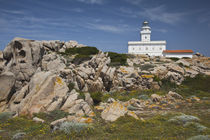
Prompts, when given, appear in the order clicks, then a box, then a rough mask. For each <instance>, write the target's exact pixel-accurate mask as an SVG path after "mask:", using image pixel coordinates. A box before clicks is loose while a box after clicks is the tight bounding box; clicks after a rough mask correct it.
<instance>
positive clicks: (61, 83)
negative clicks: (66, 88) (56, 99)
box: [55, 77, 63, 85]
mask: <svg viewBox="0 0 210 140" xmlns="http://www.w3.org/2000/svg"><path fill="white" fill-rule="evenodd" d="M55 83H58V84H59V85H63V81H62V79H61V78H60V77H56V81H55Z"/></svg>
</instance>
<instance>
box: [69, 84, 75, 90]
mask: <svg viewBox="0 0 210 140" xmlns="http://www.w3.org/2000/svg"><path fill="white" fill-rule="evenodd" d="M68 88H69V91H72V90H73V89H74V83H69V84H68Z"/></svg>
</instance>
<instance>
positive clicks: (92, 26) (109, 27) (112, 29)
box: [87, 23, 123, 33]
mask: <svg viewBox="0 0 210 140" xmlns="http://www.w3.org/2000/svg"><path fill="white" fill-rule="evenodd" d="M87 28H89V29H94V30H102V31H108V32H114V33H120V32H122V31H123V30H122V28H120V27H119V26H113V25H105V24H94V23H89V24H88V26H87Z"/></svg>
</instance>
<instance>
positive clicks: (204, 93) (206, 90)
mask: <svg viewBox="0 0 210 140" xmlns="http://www.w3.org/2000/svg"><path fill="white" fill-rule="evenodd" d="M209 83H210V76H207V75H200V74H199V75H197V76H196V77H194V78H190V77H187V78H186V79H185V81H183V82H182V85H180V86H178V87H177V89H176V91H177V92H178V93H180V94H181V95H182V96H184V97H189V96H192V95H195V96H197V97H200V98H201V97H210V86H209Z"/></svg>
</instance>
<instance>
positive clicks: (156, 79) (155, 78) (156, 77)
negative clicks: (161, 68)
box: [153, 75, 161, 82]
mask: <svg viewBox="0 0 210 140" xmlns="http://www.w3.org/2000/svg"><path fill="white" fill-rule="evenodd" d="M153 80H154V81H156V82H159V81H161V80H160V78H159V77H158V76H156V75H155V76H154V78H153Z"/></svg>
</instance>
